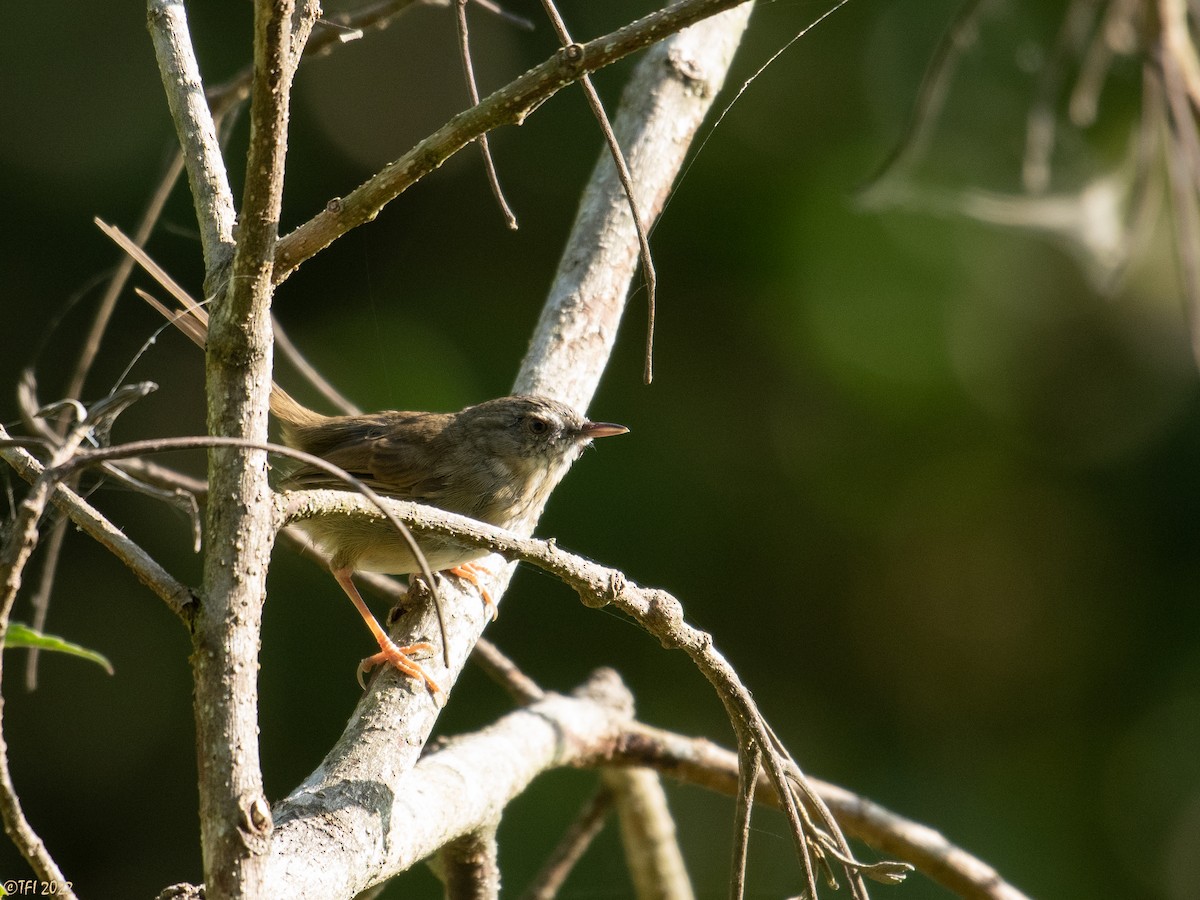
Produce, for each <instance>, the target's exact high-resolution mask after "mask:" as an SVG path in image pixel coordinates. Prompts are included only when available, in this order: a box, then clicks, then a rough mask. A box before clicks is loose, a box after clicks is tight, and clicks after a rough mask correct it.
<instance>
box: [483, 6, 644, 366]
mask: <svg viewBox="0 0 1200 900" xmlns="http://www.w3.org/2000/svg"><path fill="white" fill-rule="evenodd" d="M542 8H543V9H544V10H545V11H546V15H547V16H548V17H549V19H550V24H551V25H553V26H554V33H555V34H556V35H557V36H558V40H559V43H561V44H562V46H563V49H564V50H569V49H570V48H572V47H573V46H575V42H574V41H573V40H572V39H571V35H570V33H569V32H568V31H567V23H566V22H565V21H563V17H562V15H560V14H559V11H558V7H556V6H555V5H554V0H542ZM579 86H580V87H582V88H583V93H584V96H585V97H587V102H588V106H589V107H591V110H592V115H593V116H594V117H595V119H596V124H598V125H599V126H600V131H601V132H602V133H603V135H604V142H605V144H607V145H608V152H609V155H610V156H611V157H612V161H613V165H614V166H616V169H617V178H618V179H620V181H621V189H622V190H623V191H624V192H625V198H626V199H627V200H628V201H629V215H630V217H631V218H632V220H633V229H634V232H635V233H636V234H637V241H638V253H639V255H640V257H641V261H642V277H643V278H644V279H645V282H646V357H645V365H644V369H643V373H642V379H643V380H644V381H645V382H646V384H649V383H650V382H651V381H653V380H654V301H655V285H656V283H657V278H656V276H655V274H654V258H653V257H652V256H651V255H650V236H649V235H648V234H647V233H646V225H645V221H644V217H643V216H642V213H641V209H640V207H639V206H638V201H637V196H636V195H635V194H634V190H633V176H632V175H630V174H629V164H628V163H626V162H625V154H624V153H623V152H621V145H620V143H618V141H617V136H616V135H615V134H614V133H613V128H612V123H610V122H609V121H608V113H607V112H605V110H604V103H603V101H601V99H600V94H599V92H597V90H596V86H595V85H594V84H593V83H592V78H591V76H590V75H584V76H583V77H581V78H580V79H579ZM476 102H478V101H476Z"/></svg>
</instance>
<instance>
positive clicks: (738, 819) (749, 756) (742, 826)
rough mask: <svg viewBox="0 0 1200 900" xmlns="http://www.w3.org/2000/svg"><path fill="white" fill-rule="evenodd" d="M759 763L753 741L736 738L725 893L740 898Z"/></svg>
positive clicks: (759, 755) (760, 754) (747, 855)
mask: <svg viewBox="0 0 1200 900" xmlns="http://www.w3.org/2000/svg"><path fill="white" fill-rule="evenodd" d="M761 764H762V751H761V750H760V749H759V747H758V745H757V744H756V743H754V742H753V741H747V740H744V739H742V740H739V741H738V761H737V772H738V789H737V807H736V815H735V817H734V828H733V875H732V877H731V878H730V890H729V896H730V897H731V898H732V900H742V898H743V897H744V896H745V893H746V862H747V860H748V859H749V849H750V818H751V815H752V813H753V811H754V786H755V785H756V784H757V783H758V776H759V772H760V770H761Z"/></svg>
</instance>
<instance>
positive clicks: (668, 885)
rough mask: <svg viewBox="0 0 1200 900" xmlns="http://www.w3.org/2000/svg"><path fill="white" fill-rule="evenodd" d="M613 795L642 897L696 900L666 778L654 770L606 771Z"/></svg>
mask: <svg viewBox="0 0 1200 900" xmlns="http://www.w3.org/2000/svg"><path fill="white" fill-rule="evenodd" d="M602 777H603V778H604V784H605V786H606V787H608V789H609V790H610V791H612V795H613V803H614V805H615V806H616V809H617V821H618V822H619V823H620V826H621V844H622V846H623V847H624V849H625V862H626V865H628V867H629V874H630V877H631V879H632V880H633V888H634V894H635V896H636V897H638V898H639V900H655V898H657V900H694V897H695V893H694V892H693V890H692V883H691V880H690V879H689V878H688V874H687V869H686V867H685V866H684V864H683V852H682V851H681V850H680V849H679V839H678V834H677V832H676V829H675V820H674V819H673V818H672V816H671V810H670V808H669V807H668V805H667V795H666V792H665V791H664V790H663V786H662V781H661V780H660V778H659V775H658V773H657V772H655V771H654V770H653V769H644V768H621V769H605V770H604V772H603V775H602Z"/></svg>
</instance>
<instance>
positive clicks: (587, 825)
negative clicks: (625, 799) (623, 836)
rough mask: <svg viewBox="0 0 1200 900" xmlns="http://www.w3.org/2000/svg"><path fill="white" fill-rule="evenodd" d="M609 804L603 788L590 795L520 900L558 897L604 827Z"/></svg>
mask: <svg viewBox="0 0 1200 900" xmlns="http://www.w3.org/2000/svg"><path fill="white" fill-rule="evenodd" d="M612 805H613V795H612V791H610V790H608V789H607V788H601V789H600V790H598V791H596V793H594V794H593V795H592V796H591V798H590V799H589V800H588V801H587V803H585V804H584V805H583V809H581V810H580V811H579V812H578V814H577V815H576V816H575V820H574V821H573V822H571V825H570V827H568V828H567V830H566V831H565V832H564V833H563V836H562V838H561V839H559V842H558V844H556V845H555V847H554V850H553V851H551V853H550V856H549V857H548V858H547V859H546V861H545V862H544V863H543V864H542V867H541V869H539V870H538V873H537V875H535V876H534V878H533V882H532V883H531V884H530V885H529V887H527V888H526V889H525V893H523V894H522V895H521V900H554V898H555V897H556V896H558V891H559V889H560V888H561V887H562V886H563V882H565V881H566V880H567V876H568V875H570V874H571V870H572V869H574V868H575V865H576V864H577V863H578V862H579V860H580V859H582V858H583V854H584V853H585V852H587V848H588V847H590V846H591V844H592V841H594V840H595V839H596V836H597V835H598V834H600V832H601V830H602V829H603V828H604V821H605V819H607V818H608V812H609V810H611V809H612Z"/></svg>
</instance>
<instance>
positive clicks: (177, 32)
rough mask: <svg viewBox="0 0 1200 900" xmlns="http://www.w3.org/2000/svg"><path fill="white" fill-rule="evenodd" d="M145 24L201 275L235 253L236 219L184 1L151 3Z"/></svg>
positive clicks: (212, 269)
mask: <svg viewBox="0 0 1200 900" xmlns="http://www.w3.org/2000/svg"><path fill="white" fill-rule="evenodd" d="M147 21H148V23H149V26H150V36H151V38H152V39H153V41H154V52H155V54H156V55H157V57H158V68H159V71H160V72H161V73H162V80H163V88H164V89H165V90H166V93H167V103H168V105H169V106H170V108H171V117H172V119H174V121H175V133H176V135H177V136H178V138H179V145H180V147H182V148H183V159H184V163H185V165H186V167H187V173H188V181H189V182H190V184H191V187H192V199H193V201H194V203H195V205H196V221H197V222H198V223H199V226H200V242H201V246H202V247H203V248H204V266H205V271H207V272H216V271H218V270H219V269H221V268H223V267H224V265H225V264H226V263H227V262H228V260H229V258H230V257H231V255H232V253H233V225H234V220H235V218H236V214H235V212H234V207H233V192H232V191H231V190H230V187H229V176H228V174H227V173H226V171H225V160H224V158H223V157H222V155H221V147H220V143H219V142H218V140H217V127H216V124H215V122H214V121H213V117H212V112H211V110H210V109H209V106H208V101H207V100H206V99H205V97H204V86H203V84H202V82H201V78H200V66H199V64H198V63H197V62H196V56H195V52H194V50H193V48H192V40H191V35H190V34H189V31H188V24H187V15H186V13H185V12H184V8H183V3H182V0H149V4H148V7H147Z"/></svg>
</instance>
